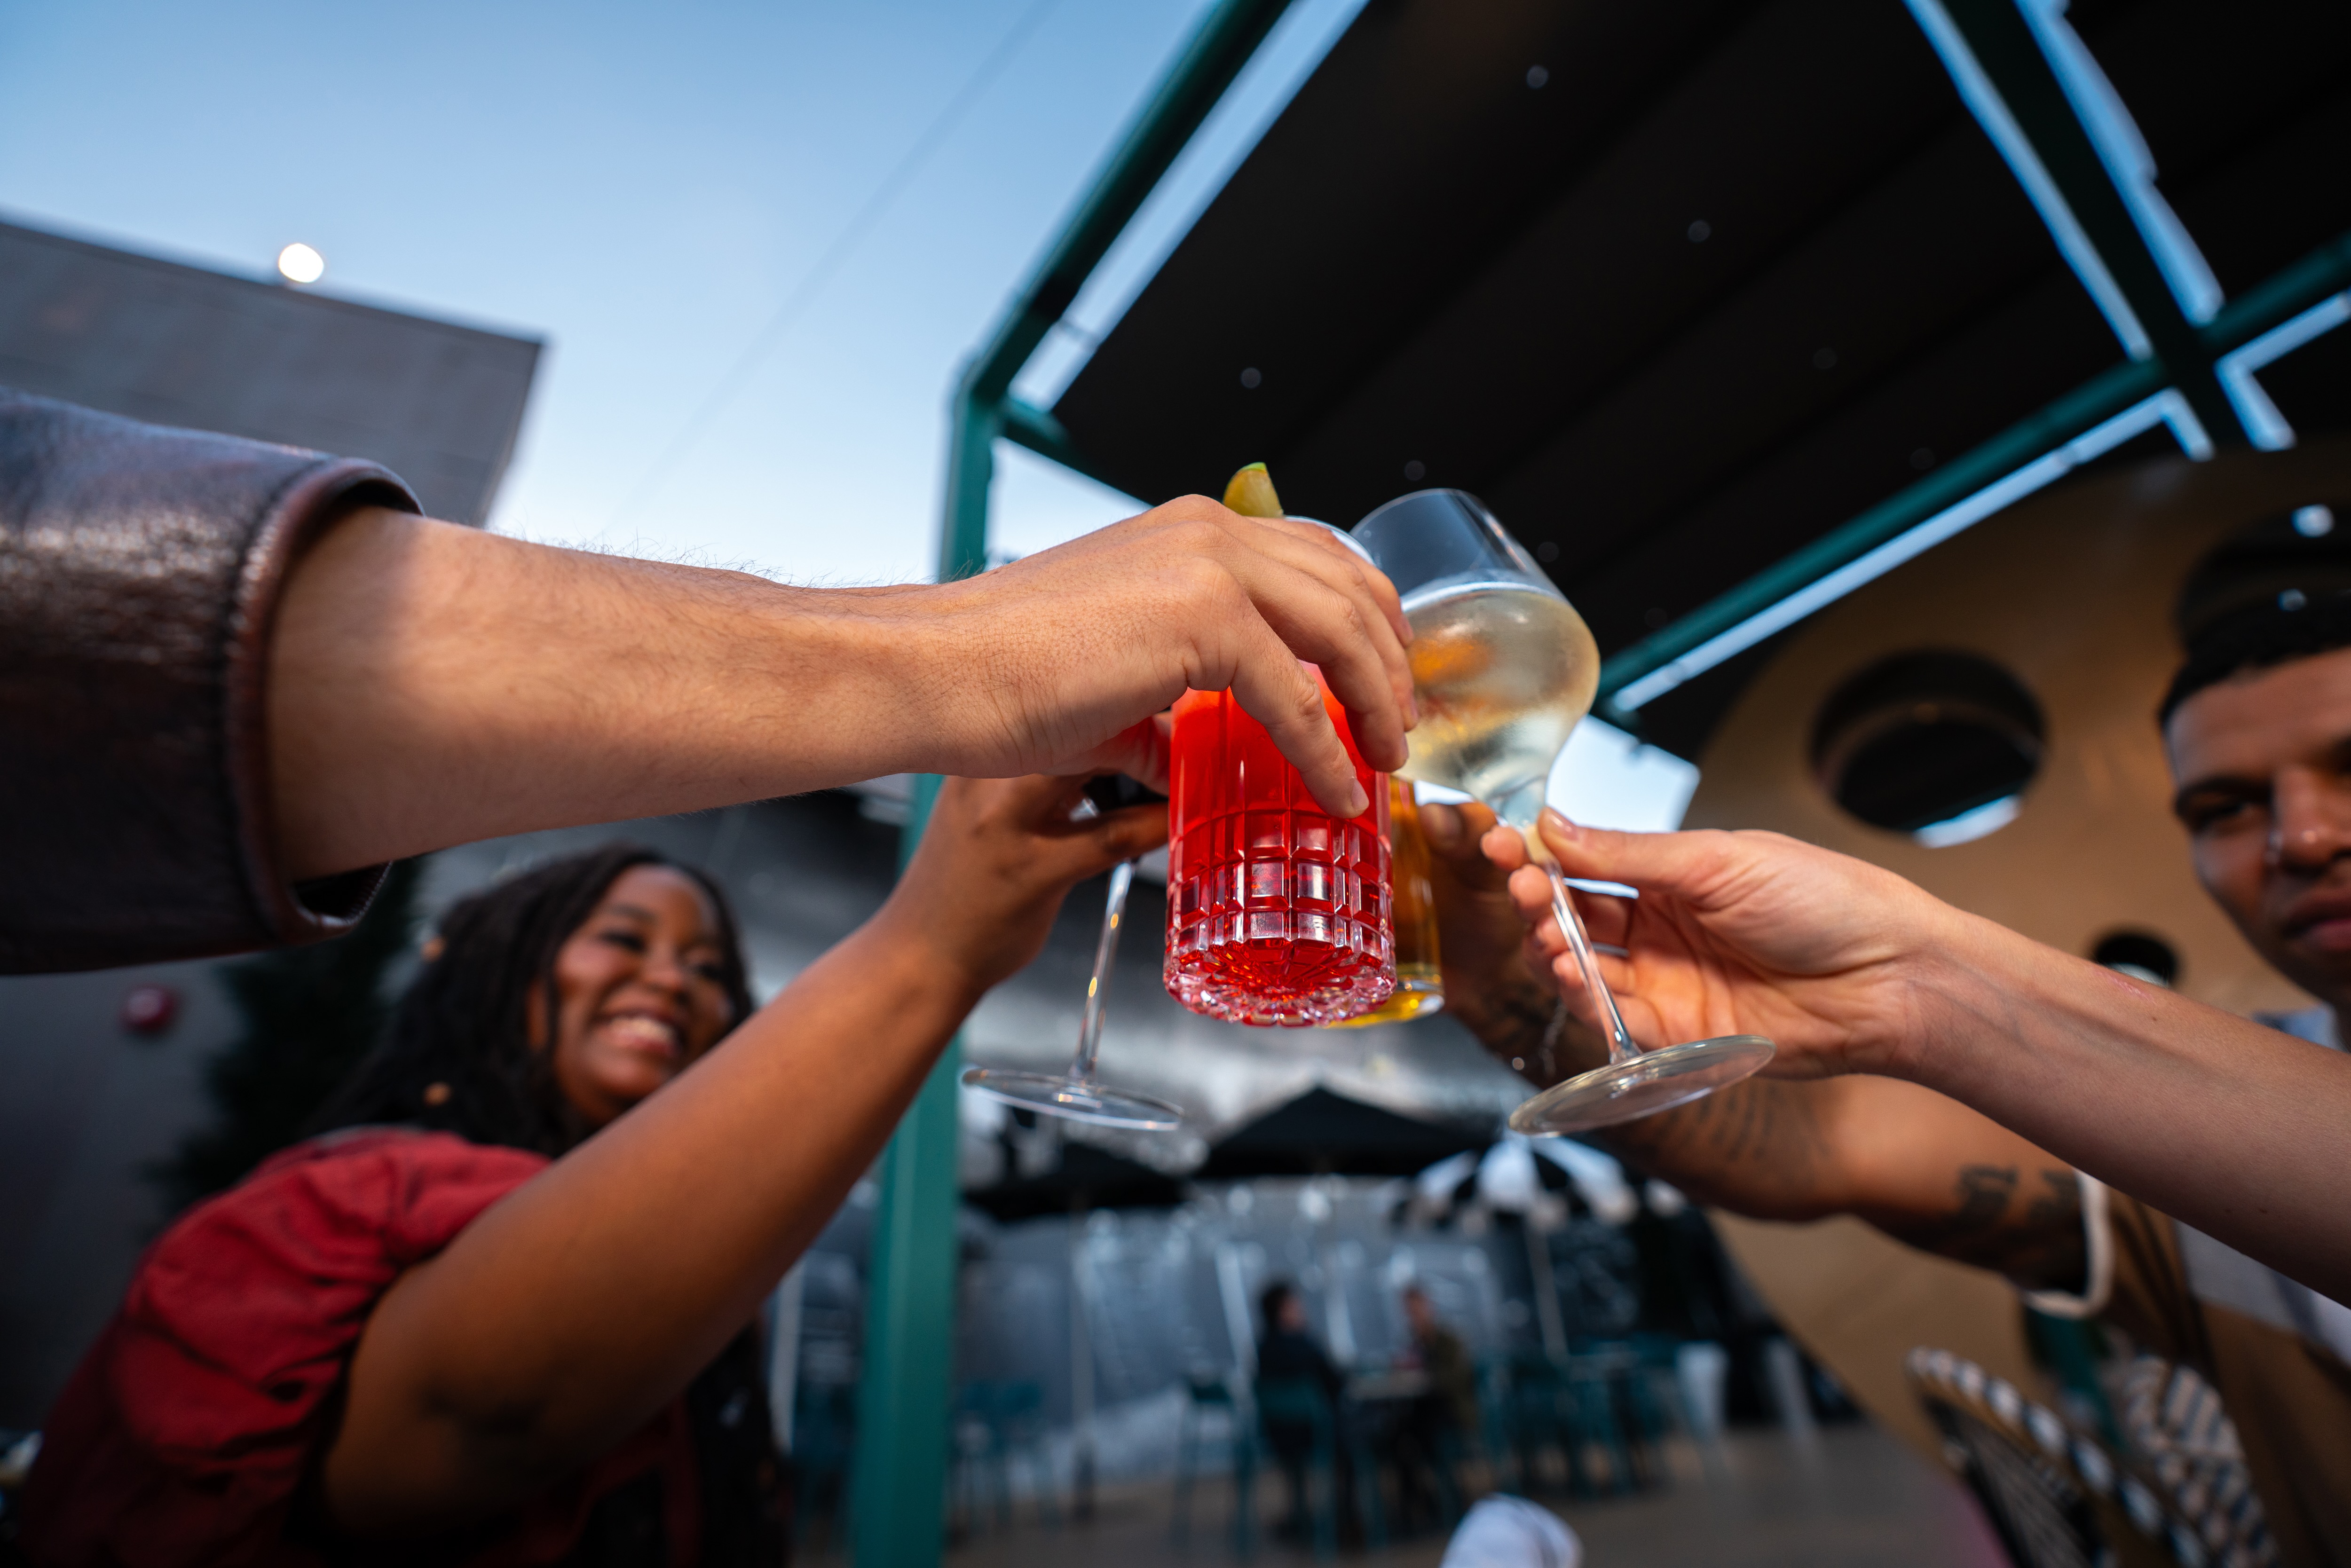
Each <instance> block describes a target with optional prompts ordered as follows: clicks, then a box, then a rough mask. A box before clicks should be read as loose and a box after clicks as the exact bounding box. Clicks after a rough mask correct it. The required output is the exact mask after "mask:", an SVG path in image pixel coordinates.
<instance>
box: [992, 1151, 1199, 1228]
mask: <svg viewBox="0 0 2351 1568" xmlns="http://www.w3.org/2000/svg"><path fill="white" fill-rule="evenodd" d="M1007 1163H1008V1164H1009V1163H1010V1162H1007ZM963 1200H964V1201H965V1202H966V1203H967V1204H970V1205H971V1206H972V1207H974V1208H977V1209H979V1210H980V1211H981V1212H983V1213H985V1214H987V1216H988V1217H989V1218H993V1219H995V1220H996V1221H998V1223H999V1224H1004V1225H1010V1224H1012V1223H1014V1222H1015V1221H1018V1220H1022V1219H1036V1218H1041V1217H1043V1216H1045V1215H1049V1214H1068V1213H1071V1211H1073V1210H1077V1211H1082V1210H1086V1209H1094V1208H1173V1207H1175V1206H1176V1205H1177V1204H1180V1203H1182V1202H1183V1201H1184V1184H1183V1183H1182V1182H1180V1181H1178V1180H1176V1179H1175V1177H1174V1176H1167V1175H1165V1174H1163V1173H1161V1172H1159V1171H1155V1170H1153V1169H1152V1168H1151V1167H1150V1166H1146V1165H1144V1164H1142V1163H1141V1162H1140V1161H1136V1160H1130V1159H1128V1158H1126V1157H1125V1156H1124V1155H1114V1154H1112V1153H1111V1152H1110V1151H1109V1150H1107V1149H1098V1148H1095V1147H1094V1146H1093V1145H1091V1144H1076V1143H1069V1142H1064V1143H1063V1144H1062V1145H1061V1164H1060V1165H1058V1166H1055V1167H1054V1168H1053V1169H1051V1170H1050V1171H1046V1172H1044V1173H1043V1174H1041V1175H1039V1176H1018V1177H1015V1178H1013V1179H1012V1180H1010V1181H1000V1182H998V1183H996V1184H994V1185H993V1186H983V1187H975V1188H971V1189H968V1190H967V1191H966V1192H965V1193H964V1195H963Z"/></svg>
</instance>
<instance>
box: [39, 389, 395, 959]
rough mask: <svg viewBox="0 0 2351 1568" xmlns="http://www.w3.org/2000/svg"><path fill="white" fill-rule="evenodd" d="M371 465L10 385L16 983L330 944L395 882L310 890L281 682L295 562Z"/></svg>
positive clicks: (372, 496)
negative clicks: (279, 697) (270, 694)
mask: <svg viewBox="0 0 2351 1568" xmlns="http://www.w3.org/2000/svg"><path fill="white" fill-rule="evenodd" d="M358 506H384V507H396V508H399V509H401V510H403V511H412V512H413V511H416V510H418V509H419V508H418V507H417V505H416V500H415V497H413V496H411V495H410V494H409V492H408V489H407V486H404V485H402V483H401V482H400V481H399V480H398V479H396V478H394V477H393V476H392V475H391V474H389V473H386V472H385V471H384V470H383V469H381V468H379V467H377V466H375V465H373V464H370V463H356V462H350V461H346V460H343V459H340V458H334V457H327V456H322V455H319V454H318V453H315V452H301V451H297V450H295V449H294V448H292V447H286V446H268V445H265V444H261V443H258V442H253V441H240V440H237V439H235V438H234V437H231V436H225V435H209V434H202V433H199V432H195V431H187V430H165V429H161V428H158V427H156V426H153V425H147V424H140V423H135V422H133V421H131V420H127V419H117V418H115V417H113V416H111V415H109V414H102V413H92V412H90V411H89V410H88V409H82V408H76V407H74V406H73V405H71V404H69V403H61V402H50V401H48V400H47V399H46V398H37V397H29V396H26V395H24V394H22V393H17V392H7V391H5V390H0V856H5V873H0V972H7V973H23V972H26V971H30V970H42V969H87V968H99V967H105V966H108V965H113V964H131V963H140V962H146V961H152V960H156V959H163V958H186V957H197V956H204V955H208V954H214V953H227V952H235V951H238V950H240V949H246V948H253V947H262V946H271V945H273V944H280V943H294V942H306V941H312V940H315V939H317V938H319V937H322V936H333V935H334V934H335V933H337V932H339V931H341V930H343V929H345V928H346V927H347V926H348V925H350V922H351V921H352V920H353V919H355V918H357V917H358V915H359V914H360V911H361V910H362V909H364V908H365V906H366V904H367V901H368V899H369V898H370V897H371V896H372V895H373V894H374V891H375V886H376V883H378V881H379V880H381V867H379V868H376V869H374V870H371V871H365V872H358V873H350V874H349V875H345V876H339V877H332V878H328V879H326V880H324V881H321V882H317V883H304V884H302V885H299V886H297V885H295V884H293V883H289V882H288V881H287V878H286V875H285V873H284V872H283V870H282V868H281V867H280V866H279V864H278V863H277V854H276V849H275V835H274V834H273V832H272V831H271V825H270V816H269V788H268V787H269V771H268V768H269V760H268V749H267V745H266V736H265V734H264V732H263V724H264V719H265V716H266V706H265V704H264V701H263V695H264V692H263V681H264V677H265V674H266V666H267V658H266V655H267V652H268V645H269V635H270V627H271V622H272V619H273V617H274V614H275V612H276V609H277V599H278V594H279V592H280V591H281V589H282V588H283V586H284V583H285V580H286V574H287V569H288V568H289V566H290V565H291V564H292V562H293V560H294V559H295V557H296V556H297V555H298V553H299V552H300V550H301V549H302V547H303V546H304V544H305V543H307V542H308V540H309V539H311V538H315V537H316V536H317V534H318V533H319V530H321V529H323V528H326V527H328V526H329V525H330V524H331V523H332V522H334V520H335V519H336V518H337V517H341V516H343V515H344V514H345V513H347V512H348V511H350V509H351V508H352V507H358Z"/></svg>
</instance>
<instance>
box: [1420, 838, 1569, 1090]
mask: <svg viewBox="0 0 2351 1568" xmlns="http://www.w3.org/2000/svg"><path fill="white" fill-rule="evenodd" d="M1493 828H1494V813H1493V812H1492V811H1490V810H1487V809H1486V808H1485V807H1483V806H1478V805H1462V806H1446V805H1438V804H1436V803H1434V802H1429V803H1425V804H1423V805H1422V806H1421V808H1420V833H1421V837H1422V838H1423V839H1424V840H1425V841H1426V842H1427V844H1428V859H1429V883H1430V887H1431V891H1432V892H1434V894H1436V899H1437V952H1438V954H1439V955H1440V958H1441V962H1442V964H1443V967H1444V979H1445V1009H1446V1011H1447V1012H1449V1013H1451V1014H1452V1015H1453V1016H1454V1017H1455V1018H1457V1019H1459V1020H1460V1021H1461V1024H1462V1026H1463V1027H1464V1028H1466V1029H1467V1030H1469V1032H1470V1033H1471V1034H1473V1035H1476V1036H1477V1037H1478V1041H1479V1044H1481V1045H1483V1046H1484V1047H1485V1048H1486V1049H1487V1051H1489V1052H1490V1053H1492V1054H1493V1055H1494V1056H1495V1057H1497V1058H1498V1059H1499V1060H1500V1061H1505V1062H1508V1063H1510V1066H1511V1069H1512V1071H1517V1072H1520V1073H1522V1074H1524V1075H1525V1076H1526V1077H1528V1078H1530V1079H1531V1080H1532V1081H1534V1082H1536V1083H1538V1084H1541V1085H1546V1086H1547V1085H1549V1084H1551V1083H1552V1082H1556V1081H1557V1080H1559V1079H1561V1078H1563V1077H1568V1076H1572V1075H1573V1074H1574V1073H1576V1072H1581V1071H1583V1070H1584V1069H1586V1068H1590V1067H1597V1066H1599V1065H1600V1064H1601V1063H1602V1062H1604V1061H1606V1060H1607V1059H1608V1047H1607V1043H1606V1042H1605V1041H1604V1040H1602V1039H1601V1038H1600V1036H1599V1035H1597V1034H1595V1033H1594V1032H1593V1030H1590V1029H1588V1028H1585V1027H1583V1025H1582V1024H1581V1023H1579V1022H1578V1021H1577V1020H1575V1019H1573V1018H1571V1019H1568V1020H1567V1027H1565V1028H1562V1029H1557V1030H1555V1029H1554V1027H1553V1025H1554V1021H1555V1020H1556V1019H1557V1017H1558V1011H1559V991H1558V988H1556V987H1555V986H1554V985H1553V983H1552V975H1551V960H1550V957H1549V956H1548V955H1546V954H1544V953H1542V952H1541V951H1540V950H1539V949H1538V948H1537V946H1536V942H1535V936H1534V933H1533V932H1532V931H1531V930H1530V929H1529V928H1528V926H1527V924H1526V922H1525V921H1524V920H1522V919H1521V918H1520V915H1519V909H1518V905H1517V904H1515V903H1514V902H1512V900H1511V897H1510V873H1509V872H1507V871H1505V870H1504V869H1503V868H1502V867H1501V866H1499V865H1498V864H1496V863H1495V862H1493V861H1492V860H1489V858H1487V856H1486V855H1485V854H1484V853H1483V852H1481V851H1480V850H1479V841H1480V840H1481V839H1483V838H1484V837H1485V835H1486V834H1487V833H1489V832H1490V831H1493Z"/></svg>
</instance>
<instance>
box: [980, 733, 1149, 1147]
mask: <svg viewBox="0 0 2351 1568" xmlns="http://www.w3.org/2000/svg"><path fill="white" fill-rule="evenodd" d="M1157 799H1158V797H1157V796H1156V795H1155V794H1153V793H1151V792H1150V791H1149V790H1146V789H1144V788H1143V787H1142V786H1141V785H1139V784H1136V783H1135V782H1134V780H1133V779H1124V778H1118V779H1096V780H1095V781H1094V782H1093V783H1092V784H1091V785H1089V786H1087V789H1086V800H1085V801H1084V803H1083V804H1082V805H1081V807H1080V809H1079V813H1078V814H1079V815H1081V816H1082V815H1084V814H1085V813H1086V812H1087V811H1088V810H1097V811H1098V810H1101V809H1102V806H1103V805H1109V806H1113V807H1117V806H1128V805H1133V804H1134V803H1136V802H1137V801H1139V800H1157ZM1133 886H1134V862H1133V861H1123V862H1120V863H1119V864H1118V865H1117V866H1116V867H1114V868H1113V870H1112V872H1111V873H1110V895H1109V897H1108V899H1107V900H1106V901H1105V903H1104V906H1103V909H1102V936H1100V937H1099V938H1098V939H1097V940H1096V941H1095V943H1094V975H1093V978H1092V980H1090V981H1088V982H1087V983H1086V1011H1085V1017H1084V1019H1082V1020H1081V1022H1080V1023H1079V1025H1078V1049H1077V1052H1076V1054H1075V1055H1074V1056H1072V1057H1071V1059H1070V1070H1069V1071H1067V1072H1066V1073H1061V1074H1059V1075H1056V1074H1054V1073H1050V1072H1023V1071H1019V1070H1017V1069H1014V1068H1008V1067H967V1068H966V1069H964V1073H963V1083H964V1086H965V1087H966V1088H967V1089H977V1090H978V1091H979V1092H981V1093H983V1094H986V1095H987V1096H989V1097H990V1098H991V1099H996V1100H1001V1101H1003V1102H1004V1103H1006V1104H1008V1105H1017V1106H1019V1107H1021V1108H1022V1109H1024V1110H1029V1111H1035V1112H1038V1113H1041V1114H1044V1115H1047V1116H1061V1117H1063V1118H1065V1119H1067V1120H1069V1121H1072V1122H1092V1123H1093V1124H1095V1125H1097V1126H1102V1127H1133V1128H1137V1129H1139V1130H1141V1131H1144V1132H1153V1133H1165V1132H1172V1131H1173V1130H1175V1128H1177V1127H1180V1126H1182V1125H1183V1124H1184V1112H1183V1109H1182V1108H1181V1107H1180V1106H1176V1105H1172V1104H1170V1103H1167V1102H1166V1101H1165V1100H1160V1099H1155V1098H1154V1097H1153V1096H1151V1095H1149V1094H1141V1093H1137V1092H1134V1091H1133V1090H1130V1089H1113V1088H1112V1087H1110V1086H1109V1085H1108V1084H1105V1083H1103V1082H1101V1081H1100V1080H1098V1079H1097V1078H1095V1076H1094V1063H1095V1061H1096V1060H1097V1059H1098V1058H1099V1057H1100V1056H1101V1055H1102V1014H1103V1011H1104V1009H1105V1008H1106V1006H1107V1004H1108V1002H1109V999H1110V994H1109V993H1110V973H1111V961H1112V960H1113V958H1115V957H1116V956H1118V938H1119V933H1120V931H1121V930H1122V928H1123V926H1124V925H1125V923H1126V894H1127V890H1128V889H1130V888H1132V887H1133Z"/></svg>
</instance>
